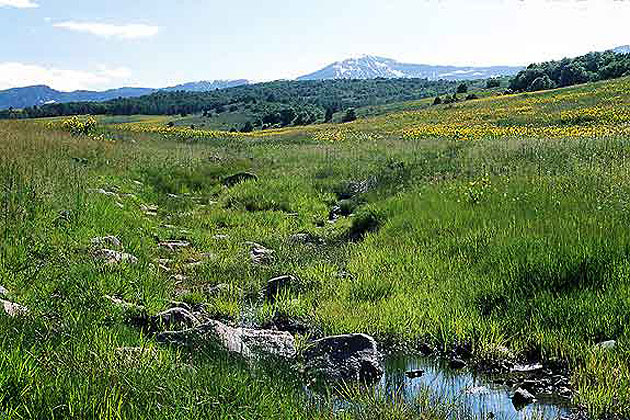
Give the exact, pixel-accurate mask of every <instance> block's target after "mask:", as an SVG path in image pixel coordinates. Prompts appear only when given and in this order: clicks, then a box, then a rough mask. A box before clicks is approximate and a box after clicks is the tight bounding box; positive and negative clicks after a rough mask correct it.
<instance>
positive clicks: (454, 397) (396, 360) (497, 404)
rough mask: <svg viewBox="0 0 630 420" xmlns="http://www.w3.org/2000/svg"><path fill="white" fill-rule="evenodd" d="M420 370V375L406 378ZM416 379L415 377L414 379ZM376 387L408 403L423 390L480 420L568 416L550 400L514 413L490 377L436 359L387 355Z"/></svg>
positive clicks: (502, 389) (508, 399)
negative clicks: (462, 407) (460, 407)
mask: <svg viewBox="0 0 630 420" xmlns="http://www.w3.org/2000/svg"><path fill="white" fill-rule="evenodd" d="M414 371H416V372H417V371H423V372H424V373H423V374H422V376H417V374H416V375H407V373H408V372H414ZM414 376H416V377H414ZM379 387H380V389H381V390H382V391H384V392H385V393H386V394H387V395H392V396H393V395H399V396H400V395H402V397H403V398H404V399H405V400H406V401H412V400H413V399H414V398H415V397H416V396H417V395H419V394H421V393H425V392H426V390H427V389H429V390H430V391H431V392H433V393H435V394H436V395H437V396H439V397H440V398H444V399H446V400H448V401H453V402H458V403H460V404H461V405H463V406H464V407H466V408H468V409H469V410H470V412H471V414H473V415H475V416H476V417H480V418H495V419H504V420H521V419H523V420H525V419H560V418H566V417H568V415H569V414H570V411H569V409H568V408H567V407H566V404H563V403H562V401H560V400H558V399H553V398H547V399H539V401H538V402H536V403H534V404H530V405H528V406H526V407H523V408H521V409H519V410H517V409H516V408H515V407H514V405H513V404H512V399H511V394H510V389H508V388H507V387H505V386H502V385H497V384H494V383H493V382H492V379H491V378H487V377H486V378H482V377H479V376H476V375H473V374H472V373H470V372H469V371H467V370H465V369H464V370H457V371H455V370H452V369H449V368H448V367H446V366H441V365H440V364H439V363H438V362H437V361H436V360H433V359H429V358H422V357H421V358H419V357H411V356H401V355H396V356H390V357H389V358H388V359H387V360H386V363H385V375H384V376H383V378H382V380H381V382H380V384H379Z"/></svg>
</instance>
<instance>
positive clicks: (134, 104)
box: [0, 79, 456, 129]
mask: <svg viewBox="0 0 630 420" xmlns="http://www.w3.org/2000/svg"><path fill="white" fill-rule="evenodd" d="M455 86H456V83H455V82H451V81H444V80H440V81H429V80H425V79H387V80H386V79H377V80H321V81H278V82H269V83H259V84H254V85H243V86H238V87H233V88H229V89H222V90H216V91H211V92H183V91H179V92H157V93H153V94H151V95H147V96H142V97H136V98H120V99H115V100H111V101H108V102H101V103H96V102H83V103H59V104H48V105H43V106H39V107H32V108H26V109H24V110H21V111H19V112H18V111H2V112H0V118H33V117H56V116H62V115H85V114H91V115H138V114H145V115H180V114H181V115H190V114H200V115H205V116H209V115H210V114H211V113H214V114H219V115H229V114H230V113H229V112H228V111H230V112H231V113H235V112H243V113H245V110H247V111H246V113H247V115H249V122H250V123H251V124H252V126H253V127H254V128H258V129H265V128H272V127H285V126H289V125H309V124H312V123H315V122H321V121H326V122H330V121H332V117H333V115H334V113H335V112H337V111H339V110H341V109H348V108H358V107H362V106H367V105H378V104H387V103H393V102H400V101H409V100H416V99H421V98H425V97H430V96H433V95H435V94H442V93H445V92H448V91H452V90H453V89H454V88H455ZM241 124H243V122H241V123H240V124H239V125H238V126H241Z"/></svg>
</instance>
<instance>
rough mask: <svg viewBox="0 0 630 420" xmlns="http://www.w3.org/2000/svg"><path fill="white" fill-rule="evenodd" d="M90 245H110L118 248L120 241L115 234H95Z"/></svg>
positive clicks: (120, 244)
mask: <svg viewBox="0 0 630 420" xmlns="http://www.w3.org/2000/svg"><path fill="white" fill-rule="evenodd" d="M91 242H92V245H93V246H98V247H112V248H120V247H121V246H122V243H121V242H120V239H118V238H117V237H115V236H97V237H96V238H92V241H91Z"/></svg>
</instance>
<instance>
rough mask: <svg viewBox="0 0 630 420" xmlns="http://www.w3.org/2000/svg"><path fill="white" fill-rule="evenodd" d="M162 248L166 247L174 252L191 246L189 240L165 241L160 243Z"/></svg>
mask: <svg viewBox="0 0 630 420" xmlns="http://www.w3.org/2000/svg"><path fill="white" fill-rule="evenodd" d="M159 246H160V248H165V249H167V250H168V251H171V252H174V251H178V250H180V249H184V248H188V247H190V242H188V241H164V242H160V243H159Z"/></svg>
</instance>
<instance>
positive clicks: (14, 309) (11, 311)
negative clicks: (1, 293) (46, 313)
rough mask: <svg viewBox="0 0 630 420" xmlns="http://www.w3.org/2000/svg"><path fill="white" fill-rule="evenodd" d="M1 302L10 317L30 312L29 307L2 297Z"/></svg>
mask: <svg viewBox="0 0 630 420" xmlns="http://www.w3.org/2000/svg"><path fill="white" fill-rule="evenodd" d="M0 304H1V305H2V309H3V310H4V313H5V314H6V315H8V316H10V317H18V316H24V315H26V314H27V313H28V308H27V307H25V306H22V305H20V304H17V303H14V302H10V301H8V300H3V299H0Z"/></svg>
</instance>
